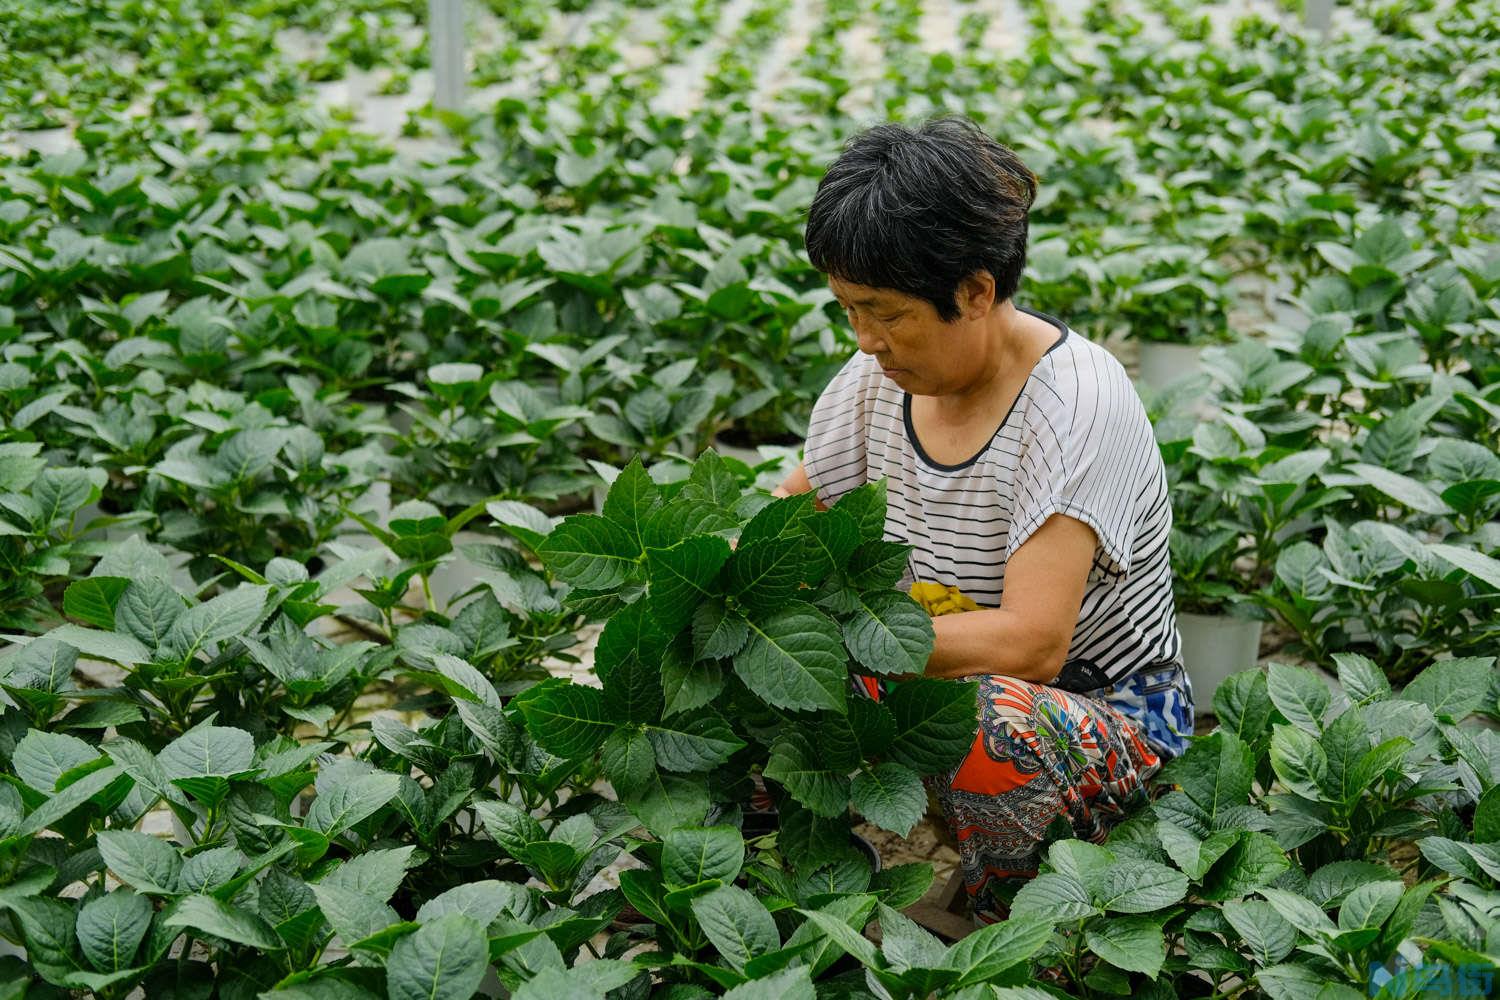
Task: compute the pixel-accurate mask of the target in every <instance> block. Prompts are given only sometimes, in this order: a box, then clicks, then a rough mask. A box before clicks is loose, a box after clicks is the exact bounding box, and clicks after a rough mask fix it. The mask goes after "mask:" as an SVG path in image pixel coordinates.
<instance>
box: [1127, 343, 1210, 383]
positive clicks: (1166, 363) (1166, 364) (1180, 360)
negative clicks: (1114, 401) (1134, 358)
mask: <svg viewBox="0 0 1500 1000" xmlns="http://www.w3.org/2000/svg"><path fill="white" fill-rule="evenodd" d="M1202 356H1203V346H1202V345H1201V344H1164V343H1160V342H1157V341H1154V340H1145V341H1142V342H1141V353H1140V372H1141V375H1140V378H1141V381H1142V382H1144V383H1145V384H1146V385H1149V386H1150V387H1151V388H1153V389H1165V388H1166V387H1167V386H1169V385H1171V384H1172V383H1173V382H1176V381H1178V380H1179V379H1183V378H1186V377H1188V376H1189V375H1196V374H1198V372H1200V371H1202V370H1203V357H1202Z"/></svg>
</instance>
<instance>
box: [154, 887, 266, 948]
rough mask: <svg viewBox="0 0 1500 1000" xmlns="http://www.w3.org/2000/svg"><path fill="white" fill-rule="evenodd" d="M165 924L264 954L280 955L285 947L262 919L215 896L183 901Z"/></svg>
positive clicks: (195, 897) (197, 897)
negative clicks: (257, 949)
mask: <svg viewBox="0 0 1500 1000" xmlns="http://www.w3.org/2000/svg"><path fill="white" fill-rule="evenodd" d="M162 922H163V923H164V924H165V925H166V926H168V927H181V928H183V929H185V930H190V931H192V932H193V933H194V934H212V935H213V936H214V937H218V938H223V939H224V940H225V941H231V942H233V943H234V944H242V945H246V946H247V947H250V948H259V949H261V950H262V951H280V950H281V949H282V948H284V947H285V945H284V944H283V943H282V940H281V938H279V937H277V935H276V932H275V931H274V930H272V929H271V925H270V924H268V923H266V922H265V921H264V920H262V919H261V918H260V917H259V916H257V915H256V914H254V913H251V912H250V911H249V910H244V909H241V908H240V907H238V906H232V905H230V904H229V903H225V902H223V901H222V900H218V899H215V898H213V897H212V896H184V897H182V899H180V900H178V902H177V907H176V909H174V910H172V912H171V913H170V914H168V915H167V916H166V917H164V918H163V920H162Z"/></svg>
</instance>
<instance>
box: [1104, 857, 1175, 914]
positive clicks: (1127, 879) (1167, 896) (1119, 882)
mask: <svg viewBox="0 0 1500 1000" xmlns="http://www.w3.org/2000/svg"><path fill="white" fill-rule="evenodd" d="M1187 889H1188V880H1187V876H1186V875H1184V874H1182V872H1180V871H1177V870H1176V869H1175V868H1168V867H1167V866H1166V865H1163V864H1158V863H1157V862H1155V861H1146V860H1143V859H1140V858H1121V859H1119V861H1118V862H1117V863H1116V864H1115V865H1113V866H1112V867H1110V868H1109V869H1107V870H1106V871H1105V872H1104V874H1103V875H1102V876H1101V877H1100V879H1099V889H1098V902H1099V905H1100V906H1102V907H1103V908H1104V909H1106V910H1113V911H1114V912H1116V913H1149V912H1151V911H1152V910H1160V909H1162V908H1164V907H1168V906H1171V905H1172V904H1173V903H1176V902H1178V901H1180V900H1181V899H1182V897H1184V896H1186V895H1187Z"/></svg>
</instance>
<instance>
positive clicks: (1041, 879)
mask: <svg viewBox="0 0 1500 1000" xmlns="http://www.w3.org/2000/svg"><path fill="white" fill-rule="evenodd" d="M1010 912H1011V917H1012V919H1014V918H1018V917H1026V918H1029V919H1033V920H1058V921H1062V920H1079V919H1082V918H1083V917H1089V916H1093V915H1094V914H1095V913H1098V912H1099V907H1097V906H1095V905H1094V903H1093V900H1092V898H1091V897H1090V896H1089V891H1088V889H1086V888H1085V887H1084V885H1083V883H1082V882H1079V881H1078V879H1076V878H1074V877H1073V876H1071V875H1063V874H1061V873H1059V872H1042V873H1041V874H1040V875H1037V876H1036V877H1034V878H1032V879H1030V880H1028V881H1027V883H1026V884H1025V885H1023V886H1021V888H1020V890H1019V891H1018V892H1017V893H1016V896H1015V899H1013V900H1012V901H1011V907H1010Z"/></svg>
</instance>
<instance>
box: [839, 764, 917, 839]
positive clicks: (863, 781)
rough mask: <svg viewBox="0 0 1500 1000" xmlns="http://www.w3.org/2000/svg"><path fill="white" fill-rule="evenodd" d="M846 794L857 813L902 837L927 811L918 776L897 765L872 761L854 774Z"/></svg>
mask: <svg viewBox="0 0 1500 1000" xmlns="http://www.w3.org/2000/svg"><path fill="white" fill-rule="evenodd" d="M849 797H850V799H851V801H852V803H853V805H854V809H855V811H856V812H858V813H859V814H860V815H861V816H863V817H864V818H865V819H867V820H869V821H870V822H872V823H874V824H875V825H876V826H879V827H882V828H883V829H886V830H889V831H891V832H892V833H895V834H899V835H900V836H902V837H905V836H906V835H907V834H909V833H910V832H911V830H912V827H914V826H916V825H917V824H918V823H919V822H921V820H922V817H923V816H924V815H926V813H927V790H926V789H925V788H924V787H923V786H922V779H921V778H920V777H918V776H917V774H916V772H915V771H912V770H911V769H910V768H908V767H904V766H902V765H901V764H895V763H884V764H876V765H875V766H874V767H872V768H870V769H869V770H867V771H861V772H860V773H859V774H857V775H855V777H854V782H853V784H852V785H851V786H850V789H849Z"/></svg>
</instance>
